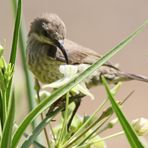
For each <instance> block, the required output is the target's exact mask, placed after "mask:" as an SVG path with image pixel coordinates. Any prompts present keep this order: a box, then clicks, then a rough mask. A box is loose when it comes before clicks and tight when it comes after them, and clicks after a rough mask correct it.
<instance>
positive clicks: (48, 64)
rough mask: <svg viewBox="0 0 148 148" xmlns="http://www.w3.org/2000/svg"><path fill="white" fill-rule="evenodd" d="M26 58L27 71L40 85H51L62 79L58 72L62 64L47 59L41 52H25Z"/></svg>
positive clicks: (50, 58) (49, 58) (52, 59)
mask: <svg viewBox="0 0 148 148" xmlns="http://www.w3.org/2000/svg"><path fill="white" fill-rule="evenodd" d="M27 58H28V59H27V63H28V67H29V69H30V70H31V71H32V73H33V74H34V75H35V77H36V78H37V79H38V80H39V81H41V82H42V83H52V82H54V81H56V80H58V79H60V78H62V77H63V75H62V74H61V73H60V72H59V66H60V65H61V64H62V62H60V61H57V60H56V59H54V58H52V57H49V56H48V55H47V54H46V53H45V52H44V51H43V50H42V52H36V51H33V50H30V51H28V52H27Z"/></svg>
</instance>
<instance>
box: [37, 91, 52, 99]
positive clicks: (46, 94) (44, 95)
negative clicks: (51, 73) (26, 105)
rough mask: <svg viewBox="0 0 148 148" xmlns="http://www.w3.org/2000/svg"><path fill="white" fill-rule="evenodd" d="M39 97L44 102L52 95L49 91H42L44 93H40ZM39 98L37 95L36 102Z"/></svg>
mask: <svg viewBox="0 0 148 148" xmlns="http://www.w3.org/2000/svg"><path fill="white" fill-rule="evenodd" d="M39 96H40V99H41V100H43V99H45V98H46V97H49V96H50V93H49V92H48V91H45V90H42V91H40V92H39ZM37 98H38V97H37V95H35V99H36V100H37Z"/></svg>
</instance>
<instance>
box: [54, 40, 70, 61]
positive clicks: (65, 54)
mask: <svg viewBox="0 0 148 148" xmlns="http://www.w3.org/2000/svg"><path fill="white" fill-rule="evenodd" d="M54 43H55V45H56V46H57V47H58V48H59V49H60V50H61V52H62V53H63V55H64V57H65V61H66V63H67V64H68V63H69V61H68V55H67V53H66V50H65V48H64V46H63V45H62V43H61V42H60V41H58V40H55V41H54Z"/></svg>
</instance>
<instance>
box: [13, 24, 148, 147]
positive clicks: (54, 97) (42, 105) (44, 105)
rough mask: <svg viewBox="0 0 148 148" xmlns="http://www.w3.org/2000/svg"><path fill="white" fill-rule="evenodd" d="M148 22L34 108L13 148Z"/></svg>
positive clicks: (15, 139) (14, 140)
mask: <svg viewBox="0 0 148 148" xmlns="http://www.w3.org/2000/svg"><path fill="white" fill-rule="evenodd" d="M147 23H148V22H145V23H144V24H143V25H142V26H140V27H139V28H138V29H137V30H136V31H135V32H134V33H132V34H131V35H130V36H129V37H128V38H126V39H125V40H124V41H122V42H121V43H119V44H118V45H117V46H116V47H115V48H113V49H112V50H110V51H109V52H107V53H106V54H105V55H104V56H103V57H102V58H101V59H99V60H98V61H97V62H96V63H94V64H93V65H92V66H90V67H89V68H88V69H86V70H85V71H84V72H83V73H81V74H80V75H79V76H78V77H76V78H75V79H74V80H71V81H70V83H68V84H67V85H66V86H63V87H61V88H59V89H57V90H56V91H54V92H53V93H52V94H51V95H50V96H49V97H48V98H46V99H44V100H43V101H42V102H40V103H39V104H38V106H37V107H36V108H34V109H33V110H32V111H31V112H30V113H29V114H28V115H27V116H26V117H25V119H24V121H23V122H22V123H21V125H20V126H19V128H18V130H17V131H16V133H15V134H14V137H13V140H12V148H15V147H16V146H17V144H18V142H19V140H20V138H21V136H22V135H23V132H24V131H25V129H26V128H27V126H28V125H29V124H30V123H31V122H32V121H33V120H34V119H35V118H36V117H37V116H39V115H40V113H41V112H43V111H44V110H45V109H47V108H48V107H49V106H51V105H52V104H53V103H54V102H55V101H57V100H58V99H59V98H60V97H61V96H63V95H64V94H65V93H66V92H68V91H69V90H71V89H72V88H73V87H74V86H76V85H77V84H79V83H80V82H81V81H83V80H84V79H85V78H87V77H88V76H90V75H91V74H92V73H93V72H94V71H95V70H97V69H98V68H99V67H101V66H102V65H103V64H104V63H106V62H107V61H108V60H109V59H111V57H112V56H114V55H115V54H116V53H118V52H119V51H120V50H121V49H122V48H123V47H124V46H126V45H127V44H128V43H129V42H130V41H131V40H132V39H133V38H134V37H136V35H137V34H138V33H139V32H140V31H142V29H143V28H144V26H145V25H146V24H147Z"/></svg>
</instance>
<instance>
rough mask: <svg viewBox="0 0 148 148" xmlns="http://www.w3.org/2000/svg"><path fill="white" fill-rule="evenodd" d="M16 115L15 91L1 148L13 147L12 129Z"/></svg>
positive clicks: (10, 103)
mask: <svg viewBox="0 0 148 148" xmlns="http://www.w3.org/2000/svg"><path fill="white" fill-rule="evenodd" d="M14 115H15V96H14V91H13V94H12V97H11V100H10V102H9V108H8V116H7V119H6V122H5V124H4V130H3V134H2V141H1V148H4V147H5V148H10V147H11V138H12V129H13V122H14Z"/></svg>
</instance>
